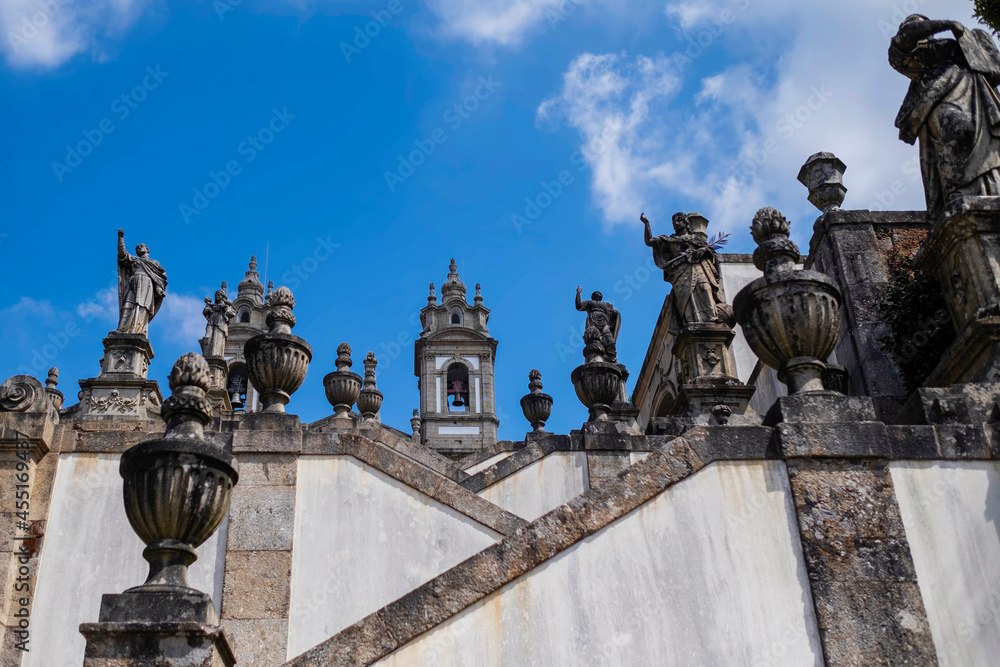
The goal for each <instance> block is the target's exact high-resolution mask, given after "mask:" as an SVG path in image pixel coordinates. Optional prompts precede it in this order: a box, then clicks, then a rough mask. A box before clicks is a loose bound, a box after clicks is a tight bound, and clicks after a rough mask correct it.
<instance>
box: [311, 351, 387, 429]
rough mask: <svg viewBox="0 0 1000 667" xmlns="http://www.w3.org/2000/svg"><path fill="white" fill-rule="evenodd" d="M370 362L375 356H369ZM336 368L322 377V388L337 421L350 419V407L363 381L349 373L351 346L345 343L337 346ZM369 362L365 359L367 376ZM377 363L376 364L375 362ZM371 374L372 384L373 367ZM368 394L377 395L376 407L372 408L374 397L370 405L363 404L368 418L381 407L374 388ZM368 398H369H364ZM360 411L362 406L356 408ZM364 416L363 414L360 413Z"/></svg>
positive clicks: (358, 376) (355, 399)
mask: <svg viewBox="0 0 1000 667" xmlns="http://www.w3.org/2000/svg"><path fill="white" fill-rule="evenodd" d="M371 360H372V361H374V360H375V355H374V354H371ZM334 363H335V364H336V366H337V370H335V371H333V372H332V373H327V374H326V375H325V376H324V377H323V388H324V390H325V391H326V400H328V401H329V402H330V405H332V406H333V412H334V416H335V417H336V418H338V419H350V417H351V407H352V406H353V405H354V403H355V401H357V400H358V398H359V397H360V396H361V387H362V384H363V380H362V378H361V376H360V375H358V374H357V373H353V372H351V366H352V365H354V362H353V361H352V360H351V346H350V345H349V344H347V343H346V342H344V343H341V344H340V345H338V346H337V360H336V361H335V362H334ZM368 363H369V360H368V359H367V358H366V359H365V371H366V375H367V371H368ZM376 363H377V362H376ZM371 372H372V382H374V381H375V366H374V365H373V366H372V367H371ZM368 393H369V394H378V397H377V398H378V406H374V405H373V403H374V397H371V398H373V400H372V401H371V402H370V403H365V406H364V407H365V408H368V412H369V413H370V416H374V413H375V412H377V411H378V407H380V406H381V404H382V401H381V397H382V394H381V393H380V392H378V391H377V390H375V389H374V388H373V389H372V390H371V391H369V392H368ZM366 398H369V397H366ZM358 407H359V409H362V411H363V410H364V409H363V408H362V406H360V405H359V406H358ZM362 414H364V412H362Z"/></svg>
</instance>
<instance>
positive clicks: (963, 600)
mask: <svg viewBox="0 0 1000 667" xmlns="http://www.w3.org/2000/svg"><path fill="white" fill-rule="evenodd" d="M889 469H890V470H891V471H892V484H893V486H894V487H895V490H896V498H897V501H898V502H899V511H900V515H901V516H902V518H903V527H904V528H905V529H906V538H907V541H908V542H909V543H910V552H911V553H912V554H913V565H914V567H915V568H916V571H917V582H918V583H919V585H920V594H921V597H923V600H924V607H925V609H926V611H927V620H928V622H929V623H930V626H931V635H932V637H933V638H934V646H935V648H936V650H937V654H938V662H939V663H940V664H941V667H993V666H994V665H996V664H998V659H1000V658H998V656H1000V463H998V462H996V461H919V462H915V461H900V462H895V463H892V464H890V466H889Z"/></svg>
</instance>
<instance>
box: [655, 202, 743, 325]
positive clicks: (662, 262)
mask: <svg viewBox="0 0 1000 667" xmlns="http://www.w3.org/2000/svg"><path fill="white" fill-rule="evenodd" d="M695 217H696V218H697V220H698V221H699V222H700V223H703V226H702V229H700V230H698V229H693V228H692V223H691V220H692V219H693V218H695ZM639 219H640V220H642V224H643V225H645V241H646V245H647V246H649V247H650V248H652V249H653V261H654V262H655V263H656V266H657V267H658V268H661V269H663V279H664V280H665V281H667V282H668V283H670V284H671V285H672V286H673V289H672V293H673V295H674V309H675V310H674V312H673V313H672V316H671V318H670V322H671V324H670V330H671V332H673V333H677V332H678V331H680V328H681V326H683V325H685V324H689V323H692V322H721V323H723V324H727V325H729V326H732V325H733V324H734V322H735V320H734V319H733V310H732V307H731V306H729V305H728V304H727V303H726V302H725V300H724V299H723V298H722V290H721V288H720V287H719V269H718V267H716V265H715V249H714V248H713V247H712V246H713V244H710V243H709V242H708V238H707V237H706V236H705V234H704V227H707V226H708V221H707V220H705V218H703V217H701V216H700V215H697V214H695V213H692V214H687V215H685V214H684V213H675V214H674V217H673V221H674V232H675V233H674V235H672V236H667V235H663V236H653V233H652V231H650V228H649V220H647V219H646V215H645V214H640V215H639ZM699 226H701V225H699ZM721 240H722V239H720V241H721ZM716 243H718V241H717V242H716ZM675 322H676V325H675V324H674V323H675Z"/></svg>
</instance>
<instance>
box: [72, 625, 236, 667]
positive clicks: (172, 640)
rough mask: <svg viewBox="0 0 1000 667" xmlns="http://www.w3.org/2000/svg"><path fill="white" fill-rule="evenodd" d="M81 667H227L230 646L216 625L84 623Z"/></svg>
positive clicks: (230, 661) (230, 658)
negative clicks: (84, 646)
mask: <svg viewBox="0 0 1000 667" xmlns="http://www.w3.org/2000/svg"><path fill="white" fill-rule="evenodd" d="M80 632H81V633H83V635H84V636H85V637H86V638H87V650H86V653H85V654H84V659H83V665H84V667H131V666H133V665H143V666H144V667H178V666H179V665H183V666H184V667H230V666H231V665H235V664H236V658H235V657H234V656H233V650H232V647H231V646H230V645H229V642H228V641H227V639H226V636H225V633H224V632H223V631H222V628H220V627H219V626H211V625H204V624H201V623H192V622H187V623H84V624H82V625H81V626H80Z"/></svg>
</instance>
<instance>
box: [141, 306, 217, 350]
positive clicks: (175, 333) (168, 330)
mask: <svg viewBox="0 0 1000 667" xmlns="http://www.w3.org/2000/svg"><path fill="white" fill-rule="evenodd" d="M204 307H205V301H204V299H199V298H198V297H196V296H190V295H187V294H167V296H165V297H164V298H163V305H162V306H161V308H160V312H158V313H157V314H156V319H154V320H153V323H152V324H151V325H150V326H151V327H157V328H159V329H160V331H161V332H163V333H164V335H165V336H166V338H167V339H168V340H171V341H174V342H177V343H183V344H187V345H197V342H198V340H200V339H201V338H202V337H203V336H204V335H205V316H204V315H202V310H203V309H204Z"/></svg>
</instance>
